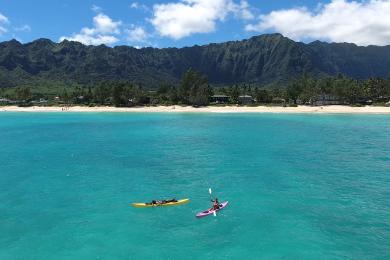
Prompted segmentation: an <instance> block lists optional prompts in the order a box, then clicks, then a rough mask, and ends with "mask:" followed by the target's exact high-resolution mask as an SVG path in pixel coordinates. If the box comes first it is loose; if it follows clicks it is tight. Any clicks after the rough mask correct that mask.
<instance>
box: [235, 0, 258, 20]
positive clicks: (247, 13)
mask: <svg viewBox="0 0 390 260" xmlns="http://www.w3.org/2000/svg"><path fill="white" fill-rule="evenodd" d="M250 9H251V8H250V5H249V3H248V2H247V1H245V0H243V1H241V2H240V5H239V9H238V11H237V12H238V14H239V16H240V17H241V18H242V19H244V20H252V19H255V15H254V14H253V13H252V11H251V10H250Z"/></svg>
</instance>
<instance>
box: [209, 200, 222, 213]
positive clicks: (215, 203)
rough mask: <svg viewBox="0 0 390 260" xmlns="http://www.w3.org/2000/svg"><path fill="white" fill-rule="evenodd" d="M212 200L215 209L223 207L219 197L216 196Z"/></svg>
mask: <svg viewBox="0 0 390 260" xmlns="http://www.w3.org/2000/svg"><path fill="white" fill-rule="evenodd" d="M211 202H213V210H217V209H219V208H220V207H221V205H219V201H218V198H215V199H214V200H211Z"/></svg>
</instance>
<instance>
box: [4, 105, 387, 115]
mask: <svg viewBox="0 0 390 260" xmlns="http://www.w3.org/2000/svg"><path fill="white" fill-rule="evenodd" d="M0 112H62V113H67V112H133V113H147V112H153V113H156V112H163V113H168V112H175V113H324V114H327V113H328V114H390V107H374V106H366V107H350V106H324V107H310V106H299V107H266V106H259V107H237V106H224V107H216V106H210V107H201V108H194V107H189V106H157V107H135V108H116V107H81V106H74V107H69V108H67V109H66V110H65V111H63V108H62V107H38V106H33V107H17V106H3V107H0Z"/></svg>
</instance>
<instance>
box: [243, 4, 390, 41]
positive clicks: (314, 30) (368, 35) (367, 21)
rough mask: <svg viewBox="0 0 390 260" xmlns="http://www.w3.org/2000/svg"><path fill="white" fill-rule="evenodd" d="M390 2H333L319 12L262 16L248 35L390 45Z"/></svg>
mask: <svg viewBox="0 0 390 260" xmlns="http://www.w3.org/2000/svg"><path fill="white" fill-rule="evenodd" d="M389 14H390V1H389V0H368V1H363V2H358V1H346V0H332V1H331V2H330V3H328V4H324V5H319V6H318V7H317V9H316V10H314V11H310V10H309V9H307V8H305V7H302V8H294V9H285V10H278V11H273V12H271V13H269V14H266V15H262V16H260V18H259V19H260V21H259V23H257V24H249V25H247V26H246V30H247V31H258V32H264V31H267V30H273V31H277V32H280V33H282V34H284V35H285V36H287V37H290V38H292V39H294V40H304V39H321V40H328V41H333V42H353V43H356V44H358V45H364V46H365V45H370V44H375V45H388V44H390V15H389Z"/></svg>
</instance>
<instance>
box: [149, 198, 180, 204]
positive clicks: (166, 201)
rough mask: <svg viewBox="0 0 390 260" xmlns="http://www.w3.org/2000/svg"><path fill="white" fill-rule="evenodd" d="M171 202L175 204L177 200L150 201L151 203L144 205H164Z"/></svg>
mask: <svg viewBox="0 0 390 260" xmlns="http://www.w3.org/2000/svg"><path fill="white" fill-rule="evenodd" d="M171 202H177V199H171V200H152V202H151V203H146V204H147V205H164V204H167V203H171Z"/></svg>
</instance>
